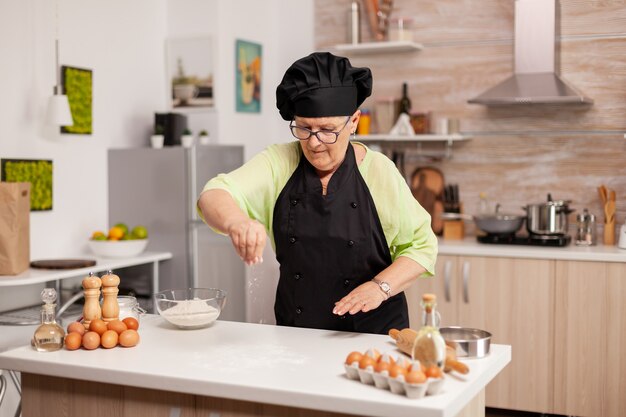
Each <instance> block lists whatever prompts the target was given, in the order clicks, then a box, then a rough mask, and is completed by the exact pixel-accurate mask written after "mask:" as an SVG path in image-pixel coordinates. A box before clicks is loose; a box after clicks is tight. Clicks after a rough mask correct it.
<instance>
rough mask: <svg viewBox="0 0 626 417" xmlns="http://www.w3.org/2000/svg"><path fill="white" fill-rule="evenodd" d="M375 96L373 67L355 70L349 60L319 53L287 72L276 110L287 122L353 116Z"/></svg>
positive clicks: (277, 91) (281, 84)
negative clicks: (371, 96) (371, 95)
mask: <svg viewBox="0 0 626 417" xmlns="http://www.w3.org/2000/svg"><path fill="white" fill-rule="evenodd" d="M371 93H372V73H371V71H370V69H369V68H355V67H353V66H352V65H351V64H350V61H348V58H344V57H340V56H335V55H333V54H331V53H329V52H315V53H312V54H311V55H309V56H306V57H304V58H301V59H299V60H297V61H296V62H294V63H293V64H292V65H291V67H289V69H287V71H286V72H285V75H284V76H283V80H282V81H281V82H280V84H279V85H278V87H277V88H276V107H278V110H279V111H280V115H281V116H282V118H283V119H285V120H293V118H294V116H301V117H327V116H349V115H351V114H353V113H354V112H355V111H356V109H358V108H359V106H360V105H361V103H363V101H365V99H366V98H367V97H369V95H370V94H371Z"/></svg>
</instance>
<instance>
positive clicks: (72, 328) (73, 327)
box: [67, 321, 87, 336]
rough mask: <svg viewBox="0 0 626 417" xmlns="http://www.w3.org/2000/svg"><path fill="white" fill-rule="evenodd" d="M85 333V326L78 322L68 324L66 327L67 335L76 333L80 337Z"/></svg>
mask: <svg viewBox="0 0 626 417" xmlns="http://www.w3.org/2000/svg"><path fill="white" fill-rule="evenodd" d="M86 331H87V330H86V329H85V326H83V323H80V322H78V321H74V322H72V323H70V324H69V326H67V334H70V333H78V334H79V335H81V336H82V335H84V334H85V332H86Z"/></svg>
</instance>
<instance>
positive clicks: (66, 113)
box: [46, 94, 74, 126]
mask: <svg viewBox="0 0 626 417" xmlns="http://www.w3.org/2000/svg"><path fill="white" fill-rule="evenodd" d="M46 120H47V121H48V123H49V124H52V125H57V126H72V125H73V124H74V120H73V119H72V113H71V112H70V102H69V101H68V100H67V96H66V95H62V94H54V95H53V96H51V97H50V98H49V99H48V111H47V115H46Z"/></svg>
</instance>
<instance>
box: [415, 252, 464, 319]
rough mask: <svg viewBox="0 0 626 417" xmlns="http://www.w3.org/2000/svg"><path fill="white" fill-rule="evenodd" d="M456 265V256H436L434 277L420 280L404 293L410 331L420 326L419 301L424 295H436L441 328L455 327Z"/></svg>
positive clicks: (420, 309)
mask: <svg viewBox="0 0 626 417" xmlns="http://www.w3.org/2000/svg"><path fill="white" fill-rule="evenodd" d="M456 264H457V257H456V256H446V255H440V256H438V257H437V265H436V266H435V276H433V277H430V278H420V279H418V280H417V282H415V283H414V284H413V285H411V287H410V288H408V289H406V290H405V291H404V293H405V295H406V298H407V303H408V305H409V320H410V326H411V328H412V329H415V330H418V329H419V328H420V326H421V322H422V308H421V307H420V301H421V300H422V294H424V293H432V294H436V295H437V310H438V311H439V314H441V323H440V325H441V326H455V325H456V324H457V321H458V317H457V307H456V306H457V303H458V300H457V295H456V294H457V287H456V285H457V279H456V276H457V270H456Z"/></svg>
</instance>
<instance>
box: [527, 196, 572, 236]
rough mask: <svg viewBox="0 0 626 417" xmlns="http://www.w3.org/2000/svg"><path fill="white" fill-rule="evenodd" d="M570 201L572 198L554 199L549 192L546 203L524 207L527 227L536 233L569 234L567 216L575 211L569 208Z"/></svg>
mask: <svg viewBox="0 0 626 417" xmlns="http://www.w3.org/2000/svg"><path fill="white" fill-rule="evenodd" d="M570 203H571V201H570V200H552V196H551V195H550V194H548V201H546V202H545V203H539V204H529V205H527V206H525V207H523V208H524V210H526V229H527V230H528V232H529V233H532V234H536V235H565V234H567V228H568V219H567V216H568V215H569V214H570V213H573V212H574V211H575V210H572V209H570V208H569V204H570Z"/></svg>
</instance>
